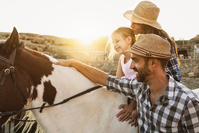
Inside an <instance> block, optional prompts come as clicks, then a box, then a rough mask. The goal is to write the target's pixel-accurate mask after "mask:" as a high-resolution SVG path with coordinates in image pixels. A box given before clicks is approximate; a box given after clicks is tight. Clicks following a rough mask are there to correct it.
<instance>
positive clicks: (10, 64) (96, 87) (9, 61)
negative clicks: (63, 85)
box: [0, 49, 102, 118]
mask: <svg viewBox="0 0 199 133" xmlns="http://www.w3.org/2000/svg"><path fill="white" fill-rule="evenodd" d="M15 56H16V49H15V50H14V51H13V53H12V54H11V56H10V59H9V60H8V59H6V58H4V57H3V56H0V60H2V61H4V62H6V63H8V64H9V67H8V68H7V69H5V70H4V75H3V77H2V79H1V81H0V89H1V88H2V87H3V85H4V83H5V81H6V79H7V77H8V75H9V74H10V73H11V76H12V80H13V83H14V87H17V88H18V90H19V92H20V94H21V96H22V97H23V100H24V105H25V104H26V103H27V99H26V98H25V95H24V94H23V92H22V89H21V87H20V86H19V84H18V82H17V78H16V75H15V71H14V70H15V68H14V66H13V65H14V59H15ZM100 87H102V85H98V86H95V87H92V88H90V89H87V90H85V91H82V92H80V93H78V94H76V95H74V96H71V97H69V98H66V99H64V100H63V101H61V102H59V103H56V104H52V105H48V106H45V105H46V103H43V104H42V106H41V107H35V108H30V109H24V110H12V111H5V112H0V118H1V117H2V116H8V115H15V114H17V113H20V112H25V111H29V110H35V109H40V110H39V112H40V113H42V110H43V109H44V108H48V107H53V106H57V105H60V104H63V103H66V102H68V101H69V100H71V99H74V98H76V97H79V96H82V95H84V94H86V93H90V92H91V91H94V90H96V89H99V88H100Z"/></svg>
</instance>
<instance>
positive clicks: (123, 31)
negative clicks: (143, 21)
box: [106, 27, 135, 59]
mask: <svg viewBox="0 0 199 133" xmlns="http://www.w3.org/2000/svg"><path fill="white" fill-rule="evenodd" d="M117 34H120V35H121V36H122V37H123V38H124V39H126V38H127V37H128V36H130V37H131V38H132V42H131V46H132V45H133V44H134V43H135V34H134V33H133V30H132V29H131V28H129V27H119V28H118V29H116V30H115V31H113V33H112V34H111V37H109V40H108V42H107V43H106V51H108V53H109V55H108V58H109V59H113V57H114V55H115V54H116V53H117V52H116V51H115V49H114V43H113V39H114V38H115V36H116V35H117Z"/></svg>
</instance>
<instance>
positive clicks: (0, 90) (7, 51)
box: [0, 28, 24, 125]
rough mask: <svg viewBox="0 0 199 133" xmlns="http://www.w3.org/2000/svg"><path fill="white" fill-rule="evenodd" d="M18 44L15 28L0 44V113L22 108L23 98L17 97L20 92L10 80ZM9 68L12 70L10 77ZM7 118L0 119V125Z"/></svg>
mask: <svg viewBox="0 0 199 133" xmlns="http://www.w3.org/2000/svg"><path fill="white" fill-rule="evenodd" d="M19 44H20V43H19V34H18V32H17V30H16V28H14V29H13V32H12V33H11V34H10V36H9V37H8V38H7V40H6V41H4V42H1V43H0V112H5V111H10V110H20V109H22V108H23V106H24V101H23V97H19V95H20V94H19V93H20V92H19V90H18V89H17V88H16V85H14V82H13V81H14V80H12V76H13V75H14V67H13V66H14V60H15V54H16V49H17V48H18V47H19ZM11 68H13V74H12V76H11ZM13 78H14V77H13ZM22 93H23V92H22ZM18 94H19V95H18ZM22 95H23V94H22ZM0 117H1V116H0ZM8 118H9V116H3V117H1V123H0V125H2V124H4V123H5V122H6V121H7V119H8Z"/></svg>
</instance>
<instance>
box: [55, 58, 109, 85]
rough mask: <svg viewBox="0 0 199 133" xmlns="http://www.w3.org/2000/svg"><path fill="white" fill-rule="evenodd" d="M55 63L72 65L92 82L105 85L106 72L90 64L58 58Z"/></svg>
mask: <svg viewBox="0 0 199 133" xmlns="http://www.w3.org/2000/svg"><path fill="white" fill-rule="evenodd" d="M55 64H56V65H62V66H67V67H74V68H75V69H77V71H79V72H80V73H82V74H83V75H84V76H86V77H87V78H88V79H90V80H91V81H93V82H94V83H98V84H101V85H106V79H107V77H108V74H106V73H105V72H103V71H101V70H99V69H97V68H94V67H92V66H89V65H86V64H84V63H82V62H79V61H77V60H74V59H72V60H58V62H57V63H55Z"/></svg>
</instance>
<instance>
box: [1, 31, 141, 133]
mask: <svg viewBox="0 0 199 133" xmlns="http://www.w3.org/2000/svg"><path fill="white" fill-rule="evenodd" d="M56 61H57V60H56V59H54V58H52V57H50V56H48V55H45V54H42V53H40V52H38V51H34V50H31V49H29V48H26V47H25V45H24V42H23V41H20V39H19V33H18V31H17V29H16V28H15V27H14V28H13V31H12V32H11V34H10V36H9V37H8V38H7V39H6V40H5V41H2V42H1V43H0V126H2V125H4V124H5V123H6V122H7V121H8V120H9V118H10V117H11V116H13V115H15V113H16V111H23V110H29V109H30V111H31V112H32V113H33V115H34V117H35V119H36V121H37V123H38V124H39V125H40V126H41V128H42V130H43V131H44V132H45V133H70V132H74V133H80V132H81V133H93V132H96V133H123V132H125V133H137V128H136V127H131V125H130V124H128V122H119V121H118V119H117V118H116V114H117V113H118V112H119V111H120V110H119V109H118V106H119V105H120V104H124V103H126V104H127V98H126V97H125V96H124V95H122V94H118V93H115V92H111V91H108V90H107V89H106V87H104V86H101V87H100V88H99V89H96V90H95V91H92V92H89V93H86V94H84V95H81V96H79V97H76V98H74V99H70V100H69V101H68V102H65V103H63V104H59V105H57V106H51V105H55V104H56V103H60V102H62V101H63V99H66V98H70V97H72V96H74V95H76V94H79V93H80V92H82V91H85V90H87V89H89V88H93V87H95V86H97V84H95V83H93V82H92V81H90V80H89V79H88V78H86V77H85V76H84V75H82V74H81V73H80V72H78V71H77V70H75V69H74V68H69V67H63V66H59V65H55V64H54V62H56ZM46 106H49V107H48V108H47V107H46ZM38 107H39V109H38ZM44 107H46V108H44ZM13 112H15V113H13Z"/></svg>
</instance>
